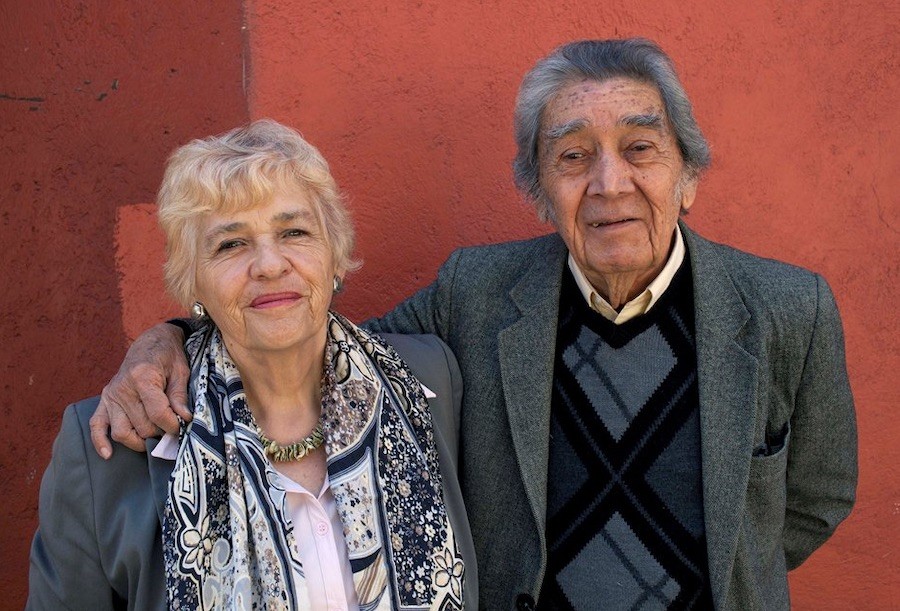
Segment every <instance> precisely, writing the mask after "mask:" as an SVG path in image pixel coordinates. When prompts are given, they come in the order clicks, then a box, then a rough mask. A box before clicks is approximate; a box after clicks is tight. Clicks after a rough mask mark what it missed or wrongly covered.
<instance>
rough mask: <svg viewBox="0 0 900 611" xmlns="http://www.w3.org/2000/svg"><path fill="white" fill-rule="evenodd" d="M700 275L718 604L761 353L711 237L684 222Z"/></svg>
mask: <svg viewBox="0 0 900 611" xmlns="http://www.w3.org/2000/svg"><path fill="white" fill-rule="evenodd" d="M681 228H682V231H683V232H684V236H685V241H686V242H687V247H688V255H689V257H690V261H691V269H692V273H693V276H694V279H693V286H694V309H695V317H696V335H697V374H698V387H699V394H700V434H701V452H702V460H703V503H704V520H705V523H706V545H707V555H708V562H709V578H710V585H711V589H712V594H713V600H714V602H715V606H716V608H721V606H722V605H723V604H724V601H725V596H726V594H727V587H728V584H729V583H730V581H731V570H732V566H733V562H734V555H735V551H736V549H737V539H738V531H739V529H740V526H741V518H742V516H743V514H744V511H743V507H744V501H745V497H746V493H747V479H748V476H749V471H750V456H751V453H752V447H753V427H754V418H755V406H756V400H757V399H756V388H757V365H758V362H757V359H756V357H754V356H753V355H752V354H750V353H748V352H747V351H745V350H744V348H743V347H742V346H741V345H740V343H739V342H738V341H737V339H736V338H737V337H738V335H739V334H740V332H741V329H742V328H743V326H744V324H745V323H746V322H747V320H749V318H750V312H749V311H748V310H747V307H746V306H745V304H744V302H743V300H742V299H741V296H740V294H739V293H738V292H737V289H736V288H735V286H734V283H733V281H732V279H731V276H730V275H729V273H728V271H727V270H726V269H725V267H724V266H723V265H722V262H721V260H720V258H719V256H718V255H717V253H716V252H715V251H714V248H713V247H712V245H711V243H709V242H707V241H706V240H704V239H702V238H700V237H699V236H697V235H696V234H694V233H693V232H691V231H690V230H689V229H688V228H687V227H686V226H685V225H683V224H682V225H681Z"/></svg>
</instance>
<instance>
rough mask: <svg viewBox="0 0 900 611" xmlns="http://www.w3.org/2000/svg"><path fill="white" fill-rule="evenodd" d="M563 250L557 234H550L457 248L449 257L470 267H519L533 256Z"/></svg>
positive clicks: (560, 239) (563, 247)
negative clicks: (496, 265)
mask: <svg viewBox="0 0 900 611" xmlns="http://www.w3.org/2000/svg"><path fill="white" fill-rule="evenodd" d="M565 248H566V246H565V244H564V243H563V241H562V238H560V237H559V234H557V233H550V234H547V235H543V236H540V237H537V238H530V239H527V240H515V241H512V242H500V243H498V244H488V245H485V246H467V247H464V248H459V249H457V250H456V251H455V252H454V253H453V254H452V255H451V259H452V258H458V259H459V260H460V262H464V263H467V264H470V265H471V264H476V263H478V262H485V261H490V262H492V263H494V264H500V265H504V264H505V265H514V266H520V265H522V264H523V263H528V262H529V261H530V260H531V257H533V256H538V255H541V254H544V255H546V254H551V253H558V252H560V251H565Z"/></svg>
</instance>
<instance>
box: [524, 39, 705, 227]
mask: <svg viewBox="0 0 900 611" xmlns="http://www.w3.org/2000/svg"><path fill="white" fill-rule="evenodd" d="M611 78H630V79H635V80H637V81H641V82H645V83H648V84H650V85H653V86H655V87H656V89H657V90H658V91H659V95H660V97H661V98H662V103H663V106H664V107H665V112H666V116H667V118H668V120H669V122H670V123H671V125H672V128H673V130H674V131H675V138H676V140H677V141H678V148H679V149H680V150H681V156H682V158H683V159H684V166H685V174H686V176H685V178H691V179H693V178H697V177H698V176H699V175H700V173H701V172H702V171H703V170H704V169H706V168H707V167H709V161H710V155H709V144H707V142H706V139H705V138H704V137H703V134H702V133H701V132H700V127H699V126H698V125H697V121H696V120H695V119H694V113H693V111H692V109H691V103H690V101H689V100H688V98H687V94H686V93H685V92H684V87H682V85H681V81H679V80H678V75H677V74H675V67H674V65H673V64H672V60H671V59H669V57H668V56H667V55H666V54H665V53H664V52H663V50H662V49H660V48H659V46H658V45H657V44H656V43H654V42H653V41H650V40H647V39H645V38H628V39H625V40H580V41H576V42H570V43H568V44H565V45H563V46H561V47H558V48H557V49H556V50H555V51H553V52H552V53H551V54H550V55H548V56H547V57H545V58H543V59H541V60H540V61H538V63H537V64H536V65H535V66H534V68H532V69H531V71H530V72H528V74H526V75H525V78H524V79H523V80H522V86H521V87H520V88H519V95H518V97H517V99H516V113H515V119H514V125H515V133H516V147H517V151H516V159H515V161H514V162H513V173H514V176H515V181H516V187H518V188H519V190H520V191H522V193H524V194H525V196H526V197H528V198H529V199H531V200H532V201H533V203H534V205H535V207H536V208H537V212H538V216H539V217H540V218H541V220H544V221H547V220H550V219H552V217H553V210H552V204H551V203H550V201H548V199H547V197H546V194H545V193H544V190H543V189H542V188H541V181H540V159H539V151H538V146H539V144H540V142H539V141H540V138H539V136H540V131H541V120H542V118H543V114H544V110H545V109H546V108H547V105H548V104H549V103H550V102H551V101H552V100H553V98H554V97H555V96H556V94H558V93H559V92H560V90H562V89H563V88H564V87H566V86H568V85H570V84H572V83H574V82H578V81H580V80H582V79H590V80H594V81H598V82H602V81H605V80H608V79H611Z"/></svg>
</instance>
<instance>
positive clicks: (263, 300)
mask: <svg viewBox="0 0 900 611" xmlns="http://www.w3.org/2000/svg"><path fill="white" fill-rule="evenodd" d="M298 299H300V294H299V293H294V292H284V293H269V294H268V295H260V296H259V297H257V298H256V299H254V300H253V301H251V302H250V307H251V308H260V309H264V308H277V307H278V306H283V305H290V304H292V303H294V302H295V301H297V300H298Z"/></svg>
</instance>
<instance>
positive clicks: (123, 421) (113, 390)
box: [91, 374, 156, 458]
mask: <svg viewBox="0 0 900 611" xmlns="http://www.w3.org/2000/svg"><path fill="white" fill-rule="evenodd" d="M120 377H121V376H120V374H117V375H116V376H115V377H113V379H112V381H111V382H110V383H109V384H108V385H107V386H106V387H105V388H104V389H103V392H102V393H101V394H100V404H99V405H98V406H97V410H96V411H95V412H94V416H92V418H91V422H92V423H93V421H94V418H97V420H98V423H100V422H103V420H104V416H105V420H106V422H105V424H106V426H108V428H109V430H110V437H112V439H113V440H114V441H118V442H119V443H121V444H122V445H124V446H126V447H128V448H130V449H132V450H134V451H136V452H143V451H144V438H146V437H151V436H153V435H154V434H156V427H154V426H153V425H152V423H150V421H149V420H147V419H146V417H145V418H144V422H142V423H141V424H139V425H133V424H132V421H131V419H130V417H129V415H128V413H127V412H126V407H133V406H134V405H135V404H137V407H138V408H140V400H139V398H138V397H137V396H135V395H133V394H131V393H128V392H127V390H128V387H127V386H126V385H124V384H123V383H122V382H121V381H120ZM141 411H143V410H141ZM98 426H99V425H98ZM93 435H94V430H93V428H92V429H91V440H92V441H93ZM96 446H97V444H96V442H94V447H96ZM111 454H112V453H111V452H110V455H111ZM100 455H101V456H103V454H102V453H101V454H100ZM104 458H108V457H104Z"/></svg>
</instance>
